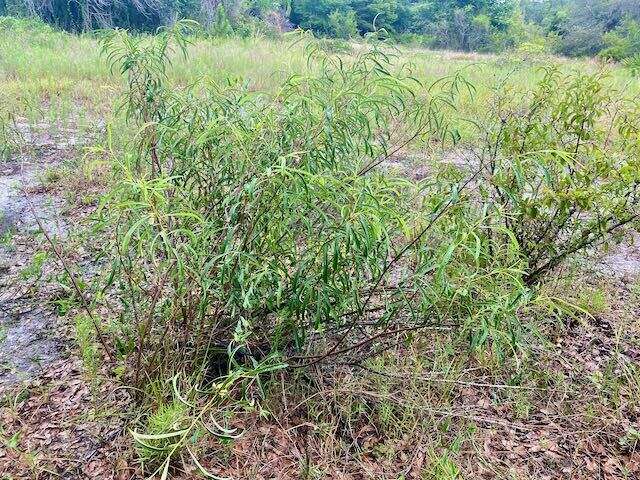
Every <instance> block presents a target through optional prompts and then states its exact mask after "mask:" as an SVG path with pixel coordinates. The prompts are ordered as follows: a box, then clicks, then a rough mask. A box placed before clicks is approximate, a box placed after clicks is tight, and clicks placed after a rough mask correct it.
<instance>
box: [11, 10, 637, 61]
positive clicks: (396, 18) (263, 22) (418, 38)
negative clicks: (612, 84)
mask: <svg viewBox="0 0 640 480" xmlns="http://www.w3.org/2000/svg"><path fill="white" fill-rule="evenodd" d="M0 15H19V16H37V17H40V18H41V19H42V20H44V21H45V22H47V23H50V24H53V25H56V26H58V27H60V28H63V29H65V30H70V31H87V30H92V29H96V28H105V27H114V26H116V27H123V28H129V29H133V30H140V31H152V30H155V29H156V28H157V27H159V26H162V25H166V24H171V23H173V22H175V20H177V19H179V18H190V19H194V20H196V21H198V22H200V23H201V24H203V25H204V26H205V28H207V29H208V30H209V31H210V33H212V34H216V35H233V34H237V35H249V34H251V33H252V32H255V31H256V30H260V31H263V32H267V33H269V32H274V31H278V30H282V29H287V28H296V27H300V28H303V29H307V30H311V31H313V32H314V33H316V34H317V35H321V36H328V37H337V38H352V37H356V36H359V35H363V34H366V33H368V32H372V31H374V30H378V31H384V32H386V34H388V35H390V36H393V37H395V39H397V40H398V41H406V42H414V43H419V44H422V45H424V46H427V47H432V48H447V49H455V50H465V51H500V50H504V49H507V48H513V47H517V46H523V45H524V46H529V47H533V48H536V49H539V50H543V51H549V52H552V53H559V54H563V55H569V56H586V55H597V54H601V55H603V56H605V57H608V58H612V59H616V60H621V59H623V58H629V57H634V56H637V55H640V34H639V33H638V32H640V23H639V22H640V2H638V1H637V0H0Z"/></svg>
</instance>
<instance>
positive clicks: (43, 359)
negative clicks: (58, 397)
mask: <svg viewBox="0 0 640 480" xmlns="http://www.w3.org/2000/svg"><path fill="white" fill-rule="evenodd" d="M55 165H56V155H55V152H53V154H50V155H47V156H43V157H41V160H40V161H38V160H34V159H31V158H21V159H12V160H8V161H5V162H3V163H2V164H0V240H1V241H0V392H1V391H2V390H3V389H4V388H6V387H8V386H11V385H13V384H15V383H16V382H20V381H22V380H25V379H28V378H30V377H32V376H34V375H36V374H37V372H38V371H39V370H40V369H41V368H43V367H46V366H47V365H49V364H51V363H52V362H54V361H55V360H57V359H58V358H60V356H61V340H60V339H59V338H56V335H55V331H56V328H55V324H56V321H57V317H56V315H55V312H54V310H53V308H52V307H51V306H50V305H49V302H47V301H46V300H44V299H43V296H42V295H41V292H40V288H41V286H40V282H39V280H40V276H41V271H40V269H41V267H42V265H41V262H42V260H43V257H42V254H38V252H39V245H40V244H41V242H42V241H43V236H42V233H41V228H40V226H42V228H44V229H45V230H46V231H47V233H48V234H49V235H50V236H52V238H56V239H61V238H64V237H65V235H66V232H67V227H66V224H65V222H64V220H63V218H62V216H61V214H60V212H61V211H62V207H63V205H64V201H63V200H62V199H61V198H59V197H58V196H56V195H55V194H53V193H50V192H48V191H47V189H46V188H43V181H42V178H43V175H45V172H46V171H47V169H49V168H51V167H53V166H55ZM36 216H37V219H36ZM39 255H40V256H39Z"/></svg>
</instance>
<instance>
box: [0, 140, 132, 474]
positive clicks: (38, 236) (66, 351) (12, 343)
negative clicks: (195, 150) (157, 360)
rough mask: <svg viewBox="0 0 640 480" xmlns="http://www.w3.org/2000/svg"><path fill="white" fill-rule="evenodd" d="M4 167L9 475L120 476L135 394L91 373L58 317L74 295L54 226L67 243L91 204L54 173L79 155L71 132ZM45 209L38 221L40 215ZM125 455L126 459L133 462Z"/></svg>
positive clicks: (0, 170)
mask: <svg viewBox="0 0 640 480" xmlns="http://www.w3.org/2000/svg"><path fill="white" fill-rule="evenodd" d="M61 136H62V137H64V139H65V140H64V142H63V140H62V139H61V137H58V138H52V137H50V136H48V135H43V136H42V137H44V138H38V140H39V141H38V143H37V145H36V148H35V149H34V151H32V152H30V153H29V155H24V156H19V157H18V158H14V159H11V160H9V161H7V162H6V163H4V164H2V165H0V237H2V239H3V241H2V244H1V245H0V478H2V479H3V480H4V479H35V478H38V479H40V478H63V479H80V478H87V479H88V478H103V479H112V478H128V476H126V475H125V476H124V477H117V476H116V474H115V473H114V472H115V470H116V468H118V469H119V470H120V471H122V472H125V473H126V472H127V464H126V462H124V460H121V461H119V460H118V458H119V455H118V451H119V443H118V441H119V440H118V439H119V438H124V437H123V433H124V431H125V430H124V421H123V417H122V414H123V412H126V411H127V407H126V404H128V402H130V397H129V395H128V393H127V391H125V390H123V389H120V390H118V389H117V387H116V386H115V385H114V384H112V383H110V382H109V380H108V375H107V372H103V373H104V374H105V375H104V376H105V381H101V382H99V384H98V383H97V382H96V383H95V384H93V383H92V382H91V381H90V380H88V379H87V375H86V374H85V372H84V369H83V366H82V362H81V360H79V359H78V358H77V356H76V347H75V343H74V341H73V335H74V333H73V328H72V327H71V326H70V325H69V321H68V320H65V319H64V318H63V317H61V316H59V315H58V312H57V311H56V306H55V301H56V299H58V298H59V297H60V295H61V294H63V293H64V292H62V291H61V286H60V284H59V283H58V282H57V281H56V277H57V275H60V273H61V267H60V265H59V264H57V261H56V258H55V255H53V254H52V246H51V245H50V244H49V243H48V241H47V240H46V239H45V238H44V236H43V234H42V229H44V230H46V231H47V233H48V235H49V236H50V238H51V239H52V240H53V241H54V242H55V243H62V242H65V240H66V238H67V236H68V234H69V231H70V230H72V229H73V228H74V224H76V223H77V222H78V220H79V219H80V218H82V217H83V216H84V215H86V213H87V212H86V211H84V210H86V209H82V208H77V207H75V208H74V207H73V206H70V205H71V204H70V203H69V202H68V201H67V200H66V199H65V198H63V197H64V196H65V194H68V192H65V191H63V190H62V189H61V188H59V187H56V186H55V185H48V180H47V178H46V177H47V175H49V174H50V172H51V171H53V169H55V168H57V167H59V166H60V165H61V163H62V162H63V161H64V160H66V159H69V158H73V157H74V155H76V154H77V149H76V145H75V144H74V143H73V142H70V141H69V139H70V138H72V136H71V135H70V132H62V133H61ZM36 216H37V220H36ZM123 462H124V463H123Z"/></svg>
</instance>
